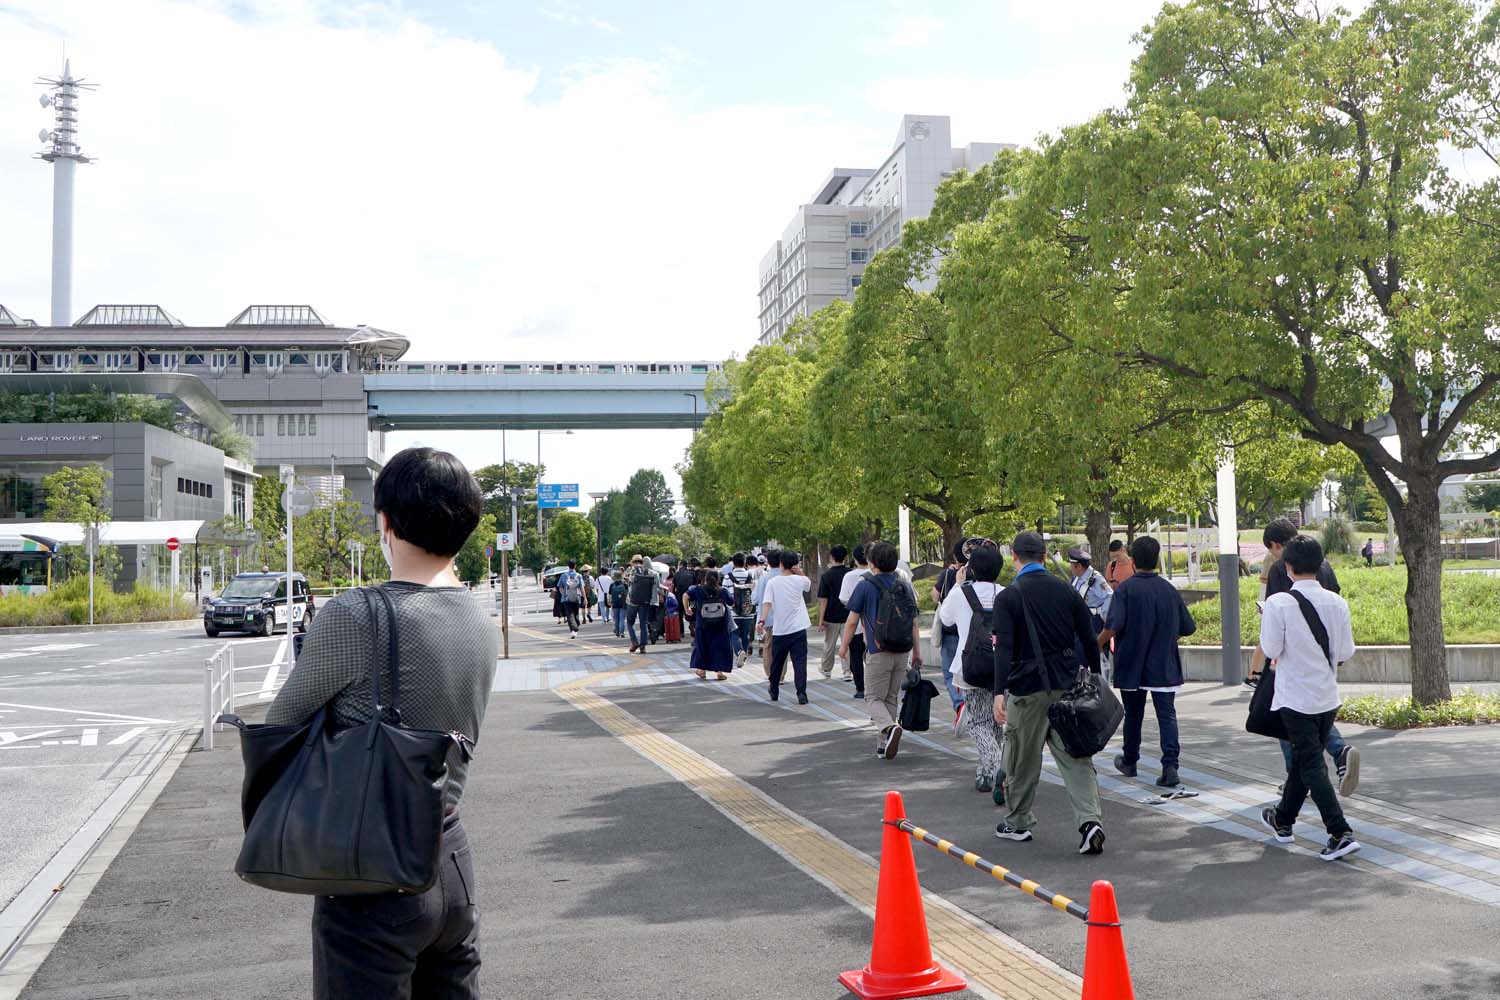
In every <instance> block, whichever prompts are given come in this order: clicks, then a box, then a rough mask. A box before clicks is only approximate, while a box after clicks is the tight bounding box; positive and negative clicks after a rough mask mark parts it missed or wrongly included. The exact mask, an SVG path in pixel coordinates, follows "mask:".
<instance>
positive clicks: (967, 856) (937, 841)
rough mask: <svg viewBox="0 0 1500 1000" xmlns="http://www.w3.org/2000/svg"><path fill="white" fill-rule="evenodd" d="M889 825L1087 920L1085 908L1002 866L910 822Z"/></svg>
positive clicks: (904, 821) (1087, 912)
mask: <svg viewBox="0 0 1500 1000" xmlns="http://www.w3.org/2000/svg"><path fill="white" fill-rule="evenodd" d="M892 825H893V826H895V827H896V829H898V830H900V831H901V832H902V833H907V834H910V835H911V836H913V837H915V838H916V839H918V840H920V841H921V842H922V843H924V844H931V845H932V846H933V847H936V848H937V849H938V850H940V851H942V852H943V853H944V854H946V855H948V856H949V857H953V858H957V859H958V860H960V861H962V862H963V863H964V864H966V865H968V866H969V867H970V868H977V869H978V870H979V871H982V872H984V873H985V874H987V875H990V876H992V877H993V878H995V879H998V880H999V881H1001V882H1008V883H1010V884H1011V885H1013V886H1015V887H1016V888H1017V889H1020V890H1021V891H1022V892H1024V893H1026V894H1027V895H1030V896H1035V897H1036V898H1037V899H1040V900H1041V901H1042V902H1044V903H1051V904H1052V905H1053V906H1055V907H1057V908H1058V909H1059V910H1062V911H1063V912H1064V913H1067V914H1069V915H1071V916H1074V917H1077V918H1078V919H1079V920H1088V918H1089V911H1088V907H1086V906H1084V905H1082V904H1081V903H1078V902H1076V901H1074V900H1072V899H1069V898H1068V897H1067V896H1064V895H1063V894H1062V893H1060V892H1053V891H1052V890H1051V889H1046V888H1043V887H1042V886H1040V885H1037V884H1036V883H1035V882H1033V881H1031V880H1030V879H1024V878H1022V877H1021V876H1019V875H1017V874H1016V873H1015V872H1013V871H1011V870H1010V869H1009V868H1006V867H1004V866H1003V865H997V864H995V863H994V862H992V861H986V860H984V858H981V857H980V856H979V855H977V854H975V853H974V852H973V851H966V850H964V849H963V848H962V847H958V846H956V845H955V844H954V843H953V842H952V841H950V840H943V839H942V838H941V837H938V836H937V835H936V834H932V833H929V832H928V831H926V830H924V829H922V828H921V827H920V826H917V825H916V824H914V823H912V822H911V821H910V820H905V819H903V820H900V821H898V822H896V823H893V824H892Z"/></svg>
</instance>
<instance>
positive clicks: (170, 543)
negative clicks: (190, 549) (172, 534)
mask: <svg viewBox="0 0 1500 1000" xmlns="http://www.w3.org/2000/svg"><path fill="white" fill-rule="evenodd" d="M181 545H182V543H181V542H179V541H178V540H177V539H175V538H168V539H167V551H168V552H176V551H177V549H178V548H179V547H180V546H181Z"/></svg>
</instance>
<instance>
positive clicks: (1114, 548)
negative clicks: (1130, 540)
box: [1109, 538, 1125, 552]
mask: <svg viewBox="0 0 1500 1000" xmlns="http://www.w3.org/2000/svg"><path fill="white" fill-rule="evenodd" d="M1124 547H1125V543H1124V542H1122V541H1120V540H1119V539H1118V538H1116V539H1113V540H1112V541H1111V542H1110V543H1109V551H1111V552H1118V551H1120V550H1121V549H1123V548H1124Z"/></svg>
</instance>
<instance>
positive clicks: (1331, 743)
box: [1281, 726, 1348, 773]
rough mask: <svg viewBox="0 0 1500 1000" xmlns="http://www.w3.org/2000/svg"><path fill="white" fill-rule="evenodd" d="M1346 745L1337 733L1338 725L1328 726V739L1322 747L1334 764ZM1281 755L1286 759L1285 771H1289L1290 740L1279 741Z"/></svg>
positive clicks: (1290, 759)
mask: <svg viewBox="0 0 1500 1000" xmlns="http://www.w3.org/2000/svg"><path fill="white" fill-rule="evenodd" d="M1346 746H1348V744H1347V743H1345V742H1344V737H1343V736H1341V735H1339V727H1338V726H1331V727H1329V729H1328V739H1327V740H1325V741H1324V742H1323V749H1324V750H1326V751H1327V752H1328V756H1330V757H1332V758H1333V762H1334V763H1335V764H1337V763H1338V762H1339V754H1341V753H1343V752H1344V747H1346ZM1281 756H1282V759H1283V760H1285V761H1286V769H1287V772H1288V773H1290V772H1291V770H1292V744H1291V741H1290V740H1282V741H1281Z"/></svg>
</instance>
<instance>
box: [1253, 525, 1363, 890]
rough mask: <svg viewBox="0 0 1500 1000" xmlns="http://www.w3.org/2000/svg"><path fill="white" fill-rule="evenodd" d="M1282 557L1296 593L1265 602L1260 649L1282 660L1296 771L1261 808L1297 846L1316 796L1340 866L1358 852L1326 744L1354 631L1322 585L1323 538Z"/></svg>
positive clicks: (1293, 545) (1325, 855)
mask: <svg viewBox="0 0 1500 1000" xmlns="http://www.w3.org/2000/svg"><path fill="white" fill-rule="evenodd" d="M1283 558H1284V559H1285V561H1286V568H1287V570H1288V572H1290V574H1291V577H1292V589H1291V590H1290V591H1284V592H1282V593H1279V594H1272V595H1271V596H1270V597H1268V598H1267V599H1266V605H1265V611H1264V613H1263V614H1262V616H1261V621H1260V648H1261V649H1263V650H1265V653H1266V658H1267V659H1268V660H1274V661H1275V663H1276V667H1275V673H1276V677H1275V684H1276V689H1275V695H1274V697H1273V698H1272V701H1271V708H1272V709H1273V710H1274V711H1276V713H1277V714H1278V715H1280V716H1281V721H1282V723H1283V724H1284V725H1285V726H1286V731H1287V738H1288V739H1289V740H1290V741H1291V744H1292V764H1293V766H1292V769H1291V772H1290V773H1289V774H1288V775H1287V779H1286V787H1285V788H1284V789H1283V791H1282V795H1281V802H1280V803H1279V804H1278V805H1275V806H1266V807H1265V808H1264V809H1262V810H1261V814H1260V818H1261V822H1263V823H1264V824H1265V825H1266V826H1268V827H1270V829H1271V832H1272V833H1273V834H1275V837H1276V842H1277V843H1279V844H1290V843H1291V842H1292V840H1293V837H1292V824H1294V823H1296V822H1297V814H1298V813H1299V812H1301V811H1302V803H1303V801H1304V800H1305V799H1306V798H1307V796H1308V793H1309V792H1311V794H1312V800H1313V802H1314V803H1315V804H1316V805H1317V807H1318V813H1319V815H1320V816H1321V817H1322V819H1323V826H1324V828H1325V829H1326V830H1327V831H1328V845H1327V846H1326V847H1324V848H1323V850H1322V852H1321V853H1320V855H1319V856H1320V857H1321V858H1322V859H1323V860H1324V861H1333V860H1335V859H1337V858H1342V857H1344V856H1346V855H1349V854H1353V853H1354V852H1355V851H1357V850H1359V841H1357V840H1355V839H1354V831H1353V830H1351V829H1350V828H1349V823H1348V821H1347V820H1346V819H1344V811H1343V809H1341V808H1340V807H1339V799H1338V796H1337V795H1336V794H1335V793H1334V791H1333V784H1332V782H1330V781H1329V780H1328V769H1327V768H1326V767H1325V766H1324V765H1323V744H1324V743H1325V742H1326V741H1327V739H1328V731H1329V730H1330V729H1331V728H1332V727H1333V720H1334V717H1335V716H1337V715H1338V710H1339V703H1340V699H1339V684H1338V664H1340V663H1343V662H1344V661H1345V660H1347V659H1349V657H1351V656H1353V655H1354V632H1353V629H1352V627H1351V625H1350V622H1349V605H1348V604H1347V603H1346V602H1345V601H1344V599H1343V598H1342V597H1340V596H1339V595H1338V594H1335V593H1333V592H1332V591H1328V590H1324V589H1323V587H1322V585H1320V584H1319V583H1318V569H1319V567H1321V566H1322V565H1323V547H1322V546H1321V545H1319V544H1318V543H1317V540H1316V539H1312V538H1309V537H1307V536H1306V535H1298V536H1297V537H1296V538H1293V539H1292V540H1291V541H1290V542H1287V543H1286V548H1285V550H1284V554H1283ZM1320 632H1321V633H1323V634H1321V635H1320V634H1319V633H1320Z"/></svg>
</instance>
